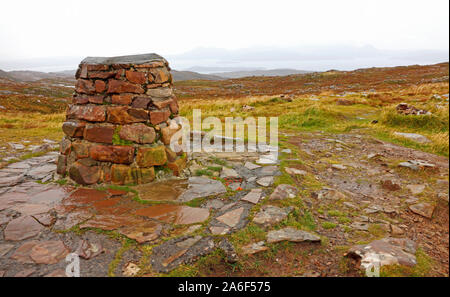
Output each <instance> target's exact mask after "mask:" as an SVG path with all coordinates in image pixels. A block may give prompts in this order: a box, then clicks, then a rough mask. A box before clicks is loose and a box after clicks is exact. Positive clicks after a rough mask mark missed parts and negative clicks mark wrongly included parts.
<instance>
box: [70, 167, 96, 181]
mask: <svg viewBox="0 0 450 297" xmlns="http://www.w3.org/2000/svg"><path fill="white" fill-rule="evenodd" d="M69 176H70V178H71V179H73V180H74V181H75V182H76V183H78V184H80V185H92V184H95V183H97V182H98V181H99V180H100V167H98V166H86V165H83V164H81V163H80V162H75V163H73V164H72V166H71V167H70V168H69Z"/></svg>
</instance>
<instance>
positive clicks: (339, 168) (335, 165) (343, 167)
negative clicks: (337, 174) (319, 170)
mask: <svg viewBox="0 0 450 297" xmlns="http://www.w3.org/2000/svg"><path fill="white" fill-rule="evenodd" d="M331 168H333V169H337V170H345V169H347V167H345V166H344V165H342V164H333V165H331Z"/></svg>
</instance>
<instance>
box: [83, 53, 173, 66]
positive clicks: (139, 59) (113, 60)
mask: <svg viewBox="0 0 450 297" xmlns="http://www.w3.org/2000/svg"><path fill="white" fill-rule="evenodd" d="M155 61H165V60H164V58H163V57H161V56H160V55H158V54H155V53H151V54H142V55H129V56H117V57H87V58H85V59H84V60H83V61H81V64H106V65H111V64H130V63H131V64H146V63H149V62H155Z"/></svg>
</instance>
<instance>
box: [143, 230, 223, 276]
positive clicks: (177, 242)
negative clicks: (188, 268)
mask: <svg viewBox="0 0 450 297" xmlns="http://www.w3.org/2000/svg"><path fill="white" fill-rule="evenodd" d="M215 248H216V246H215V243H214V240H213V239H212V238H211V237H201V236H196V237H186V236H185V237H181V238H175V239H171V240H169V241H166V242H165V243H163V244H161V245H159V246H156V247H154V248H153V249H152V256H151V258H150V263H151V265H152V269H153V270H154V271H156V272H163V273H167V272H169V271H171V270H173V269H174V268H176V267H177V266H179V265H181V264H188V263H192V262H194V261H195V260H196V259H198V257H201V256H205V255H207V254H209V253H211V252H212V251H214V249H215Z"/></svg>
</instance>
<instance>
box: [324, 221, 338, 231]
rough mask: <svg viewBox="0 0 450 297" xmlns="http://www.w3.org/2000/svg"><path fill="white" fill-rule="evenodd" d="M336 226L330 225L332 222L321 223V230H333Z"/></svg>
mask: <svg viewBox="0 0 450 297" xmlns="http://www.w3.org/2000/svg"><path fill="white" fill-rule="evenodd" d="M336 226H337V224H335V223H332V222H323V223H322V228H324V229H334V228H336Z"/></svg>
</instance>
